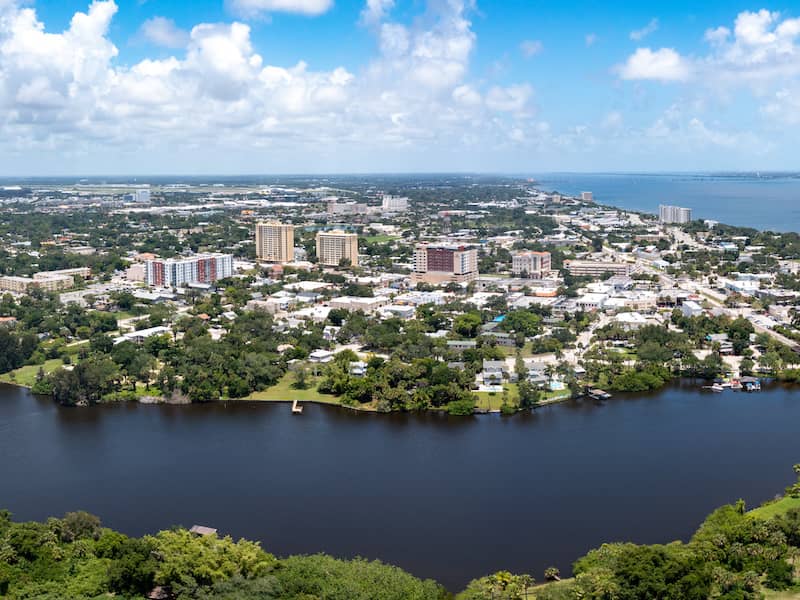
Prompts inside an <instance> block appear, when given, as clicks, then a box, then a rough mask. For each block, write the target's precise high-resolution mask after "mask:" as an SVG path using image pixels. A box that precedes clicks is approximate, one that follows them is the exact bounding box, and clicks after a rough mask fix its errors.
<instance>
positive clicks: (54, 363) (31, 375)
mask: <svg viewBox="0 0 800 600" xmlns="http://www.w3.org/2000/svg"><path fill="white" fill-rule="evenodd" d="M62 365H63V363H62V362H61V359H60V358H53V359H50V360H47V361H45V362H44V364H43V365H26V366H24V367H20V368H19V369H15V370H14V371H11V372H9V373H3V374H2V375H0V381H3V382H5V383H16V384H18V385H24V386H27V387H31V386H32V385H33V384H34V383H36V373H38V372H39V367H42V368H43V369H44V372H45V373H52V372H53V371H55V370H56V369H57V368H58V367H60V366H62Z"/></svg>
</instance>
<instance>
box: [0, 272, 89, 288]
mask: <svg viewBox="0 0 800 600" xmlns="http://www.w3.org/2000/svg"><path fill="white" fill-rule="evenodd" d="M76 275H77V276H79V277H83V278H84V279H89V278H90V277H91V276H92V270H91V269H90V268H89V267H78V268H76V269H59V270H56V271H40V272H38V273H34V275H33V277H15V276H13V275H6V276H4V277H0V290H3V291H7V292H15V293H18V294H24V293H26V292H27V291H28V290H29V289H30V288H33V287H36V288H39V289H41V290H44V291H45V292H58V291H61V290H67V289H69V288H71V287H72V286H73V285H75V276H76Z"/></svg>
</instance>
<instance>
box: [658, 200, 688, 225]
mask: <svg viewBox="0 0 800 600" xmlns="http://www.w3.org/2000/svg"><path fill="white" fill-rule="evenodd" d="M658 220H659V221H660V222H662V223H688V222H689V221H691V220H692V209H691V208H684V207H682V206H671V205H668V204H661V205H660V206H659V207H658Z"/></svg>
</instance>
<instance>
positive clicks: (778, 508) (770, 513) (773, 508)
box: [749, 496, 800, 597]
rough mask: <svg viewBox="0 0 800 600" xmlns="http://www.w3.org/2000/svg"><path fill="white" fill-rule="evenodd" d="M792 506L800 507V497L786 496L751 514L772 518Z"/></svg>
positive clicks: (760, 517)
mask: <svg viewBox="0 0 800 600" xmlns="http://www.w3.org/2000/svg"><path fill="white" fill-rule="evenodd" d="M792 508H800V498H790V497H788V496H787V497H785V498H781V499H780V500H778V501H777V502H773V503H772V504H767V505H766V506H760V507H759V508H755V509H753V510H751V511H750V512H749V514H750V515H752V516H754V517H757V518H759V519H771V518H772V517H776V516H778V515H781V514H783V513H785V512H787V511H789V510H790V509H792ZM791 597H793V596H791Z"/></svg>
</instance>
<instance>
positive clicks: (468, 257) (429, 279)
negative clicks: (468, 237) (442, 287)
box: [411, 244, 478, 284]
mask: <svg viewBox="0 0 800 600" xmlns="http://www.w3.org/2000/svg"><path fill="white" fill-rule="evenodd" d="M477 276H478V250H477V249H475V248H472V247H469V246H448V245H434V244H418V245H417V246H416V248H415V249H414V269H413V271H412V273H411V281H412V282H413V283H420V282H425V283H433V284H438V283H449V282H455V283H463V282H467V281H472V280H474V279H475V278H476V277H477Z"/></svg>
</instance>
